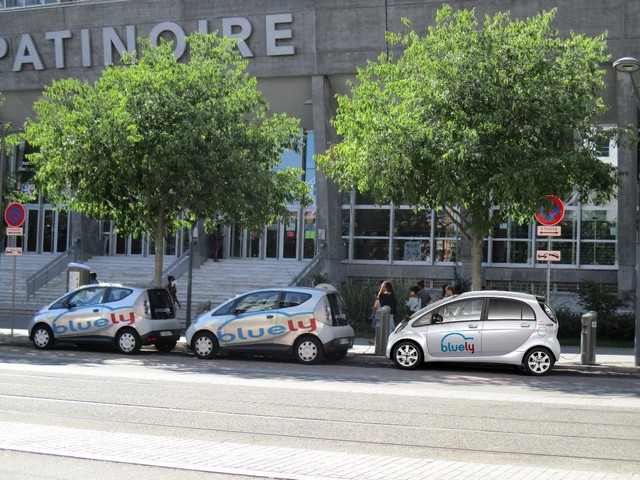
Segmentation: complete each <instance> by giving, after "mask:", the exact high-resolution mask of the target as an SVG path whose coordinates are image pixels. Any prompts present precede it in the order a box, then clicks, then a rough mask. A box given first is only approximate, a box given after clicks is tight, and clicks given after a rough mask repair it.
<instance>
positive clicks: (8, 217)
mask: <svg viewBox="0 0 640 480" xmlns="http://www.w3.org/2000/svg"><path fill="white" fill-rule="evenodd" d="M25 218H26V212H25V210H24V207H23V206H22V204H20V203H15V202H14V203H10V204H9V206H8V207H7V209H6V210H5V211H4V219H5V221H6V222H7V225H9V226H10V227H19V226H21V225H22V224H23V223H24V221H25Z"/></svg>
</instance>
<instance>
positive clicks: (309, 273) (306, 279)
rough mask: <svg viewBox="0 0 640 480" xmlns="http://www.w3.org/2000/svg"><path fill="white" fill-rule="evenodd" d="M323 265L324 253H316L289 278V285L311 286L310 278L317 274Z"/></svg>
mask: <svg viewBox="0 0 640 480" xmlns="http://www.w3.org/2000/svg"><path fill="white" fill-rule="evenodd" d="M323 266H324V255H322V254H318V255H316V256H315V257H313V259H312V260H311V261H310V262H309V263H308V264H307V265H306V266H305V267H304V268H303V269H302V270H301V271H300V273H298V275H296V276H295V277H294V279H293V280H291V283H290V284H289V285H290V286H297V287H301V286H304V287H313V286H314V285H312V283H313V282H312V278H313V276H315V275H319V273H320V272H321V271H322V269H323Z"/></svg>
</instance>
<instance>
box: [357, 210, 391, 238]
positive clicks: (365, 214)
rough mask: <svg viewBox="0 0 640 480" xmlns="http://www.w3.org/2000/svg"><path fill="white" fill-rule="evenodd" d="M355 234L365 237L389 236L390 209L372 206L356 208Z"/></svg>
mask: <svg viewBox="0 0 640 480" xmlns="http://www.w3.org/2000/svg"><path fill="white" fill-rule="evenodd" d="M355 216H356V217H355V219H356V224H355V235H356V236H365V237H388V236H389V219H390V210H387V209H380V208H375V209H374V208H371V209H356V210H355Z"/></svg>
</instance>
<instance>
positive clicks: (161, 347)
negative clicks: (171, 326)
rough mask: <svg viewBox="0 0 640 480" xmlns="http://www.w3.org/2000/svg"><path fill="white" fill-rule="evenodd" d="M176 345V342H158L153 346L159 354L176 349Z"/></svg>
mask: <svg viewBox="0 0 640 480" xmlns="http://www.w3.org/2000/svg"><path fill="white" fill-rule="evenodd" d="M177 344H178V342H177V341H176V340H172V341H170V342H158V343H156V344H155V347H156V349H157V350H158V351H159V352H170V351H171V350H173V349H174V348H176V345H177Z"/></svg>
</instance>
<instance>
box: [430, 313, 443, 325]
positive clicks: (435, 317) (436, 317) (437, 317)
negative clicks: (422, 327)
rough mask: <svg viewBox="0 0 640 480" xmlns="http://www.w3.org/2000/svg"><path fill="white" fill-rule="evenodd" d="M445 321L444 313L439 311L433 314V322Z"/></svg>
mask: <svg viewBox="0 0 640 480" xmlns="http://www.w3.org/2000/svg"><path fill="white" fill-rule="evenodd" d="M443 321H444V319H443V318H442V315H440V314H439V313H434V314H433V316H432V317H431V323H442V322H443Z"/></svg>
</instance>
